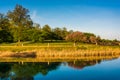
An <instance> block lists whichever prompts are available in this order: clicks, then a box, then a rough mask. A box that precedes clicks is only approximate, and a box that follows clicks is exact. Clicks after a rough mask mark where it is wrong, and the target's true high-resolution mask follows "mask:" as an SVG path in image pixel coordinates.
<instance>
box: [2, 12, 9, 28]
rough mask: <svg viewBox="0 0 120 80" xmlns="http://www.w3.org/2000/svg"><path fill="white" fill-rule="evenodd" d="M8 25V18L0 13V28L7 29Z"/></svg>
mask: <svg viewBox="0 0 120 80" xmlns="http://www.w3.org/2000/svg"><path fill="white" fill-rule="evenodd" d="M9 26H10V24H9V20H8V18H7V17H6V16H5V15H4V14H1V13H0V29H3V30H9Z"/></svg>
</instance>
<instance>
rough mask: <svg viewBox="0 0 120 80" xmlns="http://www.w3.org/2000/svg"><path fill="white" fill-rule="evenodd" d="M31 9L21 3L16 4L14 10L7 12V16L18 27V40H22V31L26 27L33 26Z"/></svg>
mask: <svg viewBox="0 0 120 80" xmlns="http://www.w3.org/2000/svg"><path fill="white" fill-rule="evenodd" d="M28 12H29V10H28V9H26V8H23V7H22V6H21V5H16V7H15V9H14V10H13V11H9V12H8V13H7V16H8V18H9V20H10V21H11V22H13V25H14V26H15V27H17V28H16V29H17V32H16V34H17V36H16V37H17V39H18V42H20V41H21V39H22V37H23V35H24V34H22V31H23V30H24V28H30V27H32V24H33V22H32V20H31V18H30V15H28Z"/></svg>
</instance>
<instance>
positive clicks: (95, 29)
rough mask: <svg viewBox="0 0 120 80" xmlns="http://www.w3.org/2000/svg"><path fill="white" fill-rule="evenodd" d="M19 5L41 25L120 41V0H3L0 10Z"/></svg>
mask: <svg viewBox="0 0 120 80" xmlns="http://www.w3.org/2000/svg"><path fill="white" fill-rule="evenodd" d="M16 4H19V5H22V6H23V7H25V8H27V9H29V11H30V12H29V14H30V16H31V18H32V20H33V21H34V22H35V23H39V24H40V25H41V26H44V25H45V24H48V25H50V27H52V28H55V27H60V28H62V27H66V28H67V29H68V30H71V29H72V30H74V31H81V32H90V33H94V34H96V35H99V36H101V38H105V39H119V40H120V0H0V13H4V14H6V13H7V12H8V10H10V11H12V10H13V9H14V7H15V5H16Z"/></svg>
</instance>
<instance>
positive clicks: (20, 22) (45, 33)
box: [0, 5, 119, 45]
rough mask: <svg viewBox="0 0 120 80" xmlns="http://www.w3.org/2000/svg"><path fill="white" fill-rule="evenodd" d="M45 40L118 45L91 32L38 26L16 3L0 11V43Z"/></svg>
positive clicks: (116, 42) (27, 11) (114, 41)
mask: <svg viewBox="0 0 120 80" xmlns="http://www.w3.org/2000/svg"><path fill="white" fill-rule="evenodd" d="M46 40H49V41H51V42H52V41H54V40H64V41H71V42H74V43H77V42H82V43H91V44H96V45H98V44H99V45H118V44H119V41H118V40H106V39H101V38H100V36H96V35H95V34H93V33H86V32H80V31H73V30H67V28H65V27H63V28H59V27H56V28H51V27H50V26H49V25H44V26H43V27H41V26H40V24H38V23H34V22H33V21H32V19H31V17H30V15H29V10H28V9H26V8H24V7H23V6H21V5H16V6H15V8H14V10H12V11H8V12H7V13H6V15H5V14H2V13H0V43H3V42H11V43H12V42H21V41H32V42H44V41H46Z"/></svg>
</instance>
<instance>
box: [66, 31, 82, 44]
mask: <svg viewBox="0 0 120 80" xmlns="http://www.w3.org/2000/svg"><path fill="white" fill-rule="evenodd" d="M83 37H84V34H83V33H82V32H79V31H76V32H73V33H71V34H69V35H67V36H66V40H67V41H72V42H74V46H75V43H76V42H83Z"/></svg>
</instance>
